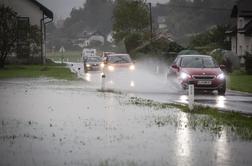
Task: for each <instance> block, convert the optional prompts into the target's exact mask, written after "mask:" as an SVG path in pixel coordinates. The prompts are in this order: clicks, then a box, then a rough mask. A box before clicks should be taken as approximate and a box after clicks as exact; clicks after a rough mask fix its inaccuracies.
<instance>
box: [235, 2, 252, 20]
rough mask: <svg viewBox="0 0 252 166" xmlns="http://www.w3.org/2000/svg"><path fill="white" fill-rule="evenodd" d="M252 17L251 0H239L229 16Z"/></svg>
mask: <svg viewBox="0 0 252 166" xmlns="http://www.w3.org/2000/svg"><path fill="white" fill-rule="evenodd" d="M237 16H239V17H252V1H251V0H239V1H237V3H236V4H235V5H234V7H233V9H232V13H231V17H232V18H234V17H237Z"/></svg>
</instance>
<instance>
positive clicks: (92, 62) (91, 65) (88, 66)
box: [84, 56, 103, 73]
mask: <svg viewBox="0 0 252 166" xmlns="http://www.w3.org/2000/svg"><path fill="white" fill-rule="evenodd" d="M102 67H103V63H102V58H101V57H99V56H87V57H85V58H84V71H85V73H87V72H88V71H96V70H101V69H102Z"/></svg>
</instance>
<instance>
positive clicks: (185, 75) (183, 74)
mask: <svg viewBox="0 0 252 166" xmlns="http://www.w3.org/2000/svg"><path fill="white" fill-rule="evenodd" d="M179 77H180V78H181V79H182V80H186V79H188V78H191V76H190V75H189V74H187V73H184V72H181V73H180V76H179Z"/></svg>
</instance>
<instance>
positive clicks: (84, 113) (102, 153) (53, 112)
mask: <svg viewBox="0 0 252 166" xmlns="http://www.w3.org/2000/svg"><path fill="white" fill-rule="evenodd" d="M130 99H132V96H131V94H120V93H103V92H98V91H97V86H93V85H92V84H90V83H87V82H85V81H76V82H75V81H72V82H68V81H59V80H50V79H43V78H40V79H10V80H1V81H0V106H1V107H0V122H1V124H0V165H13V166H15V165H17V166H30V165H46V166H47V165H81V166H82V165H130V166H131V165H143V166H145V165H151V166H153V165H158V166H159V165H199V166H201V165H230V166H231V165H233V166H237V165H248V166H249V165H251V164H252V158H251V154H252V142H251V141H247V140H242V139H240V138H239V137H237V136H236V135H235V134H234V133H232V132H230V131H229V130H226V129H225V128H223V129H222V130H221V131H220V132H215V131H211V130H203V129H202V128H200V127H199V128H197V127H196V128H194V127H191V126H190V125H189V122H190V121H192V120H194V119H195V118H196V119H197V118H207V117H205V116H202V115H190V114H187V113H183V112H181V111H180V110H178V109H176V108H169V109H156V108H154V107H147V106H139V105H135V104H134V103H131V102H129V101H130Z"/></svg>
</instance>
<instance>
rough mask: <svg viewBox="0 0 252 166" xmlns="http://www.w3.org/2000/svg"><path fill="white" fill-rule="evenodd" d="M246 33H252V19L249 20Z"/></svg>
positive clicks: (245, 28)
mask: <svg viewBox="0 0 252 166" xmlns="http://www.w3.org/2000/svg"><path fill="white" fill-rule="evenodd" d="M244 30H245V34H252V21H250V22H248V23H247V24H246V25H245V27H244Z"/></svg>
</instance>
